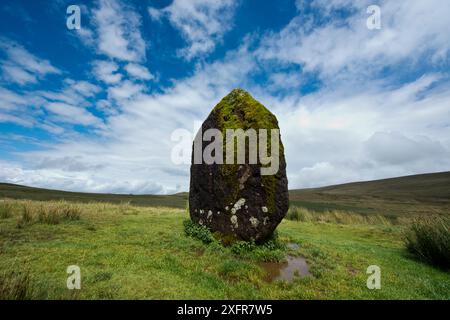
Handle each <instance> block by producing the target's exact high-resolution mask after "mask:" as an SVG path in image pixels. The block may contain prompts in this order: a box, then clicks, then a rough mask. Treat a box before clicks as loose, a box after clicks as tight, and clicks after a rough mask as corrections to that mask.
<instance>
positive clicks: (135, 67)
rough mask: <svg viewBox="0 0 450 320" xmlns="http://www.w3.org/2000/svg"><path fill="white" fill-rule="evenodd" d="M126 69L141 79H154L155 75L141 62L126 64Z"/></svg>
mask: <svg viewBox="0 0 450 320" xmlns="http://www.w3.org/2000/svg"><path fill="white" fill-rule="evenodd" d="M125 70H126V71H127V72H128V74H129V75H130V76H132V77H134V78H137V79H141V80H151V79H153V78H154V77H153V75H152V74H151V73H150V71H149V70H148V69H147V68H146V67H144V66H142V65H139V64H136V63H129V64H127V65H126V66H125Z"/></svg>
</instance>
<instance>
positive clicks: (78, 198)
mask: <svg viewBox="0 0 450 320" xmlns="http://www.w3.org/2000/svg"><path fill="white" fill-rule="evenodd" d="M0 198H10V199H28V200H40V201H47V200H66V201H74V202H82V203H88V202H109V203H124V202H129V203H130V204H132V205H136V206H167V207H174V208H185V207H186V203H187V201H188V194H187V193H186V192H184V193H177V194H174V195H169V196H163V195H125V194H123V195H121V194H104V193H81V192H66V191H59V190H49V189H41V188H32V187H25V186H21V185H16V184H9V183H0Z"/></svg>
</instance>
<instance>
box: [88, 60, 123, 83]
mask: <svg viewBox="0 0 450 320" xmlns="http://www.w3.org/2000/svg"><path fill="white" fill-rule="evenodd" d="M92 65H93V73H94V75H95V76H96V78H97V79H99V80H101V81H103V82H105V83H107V84H114V83H118V82H120V81H121V80H122V74H121V73H119V72H117V71H118V70H119V66H118V65H117V63H115V62H113V61H104V60H96V61H94V62H93V63H92Z"/></svg>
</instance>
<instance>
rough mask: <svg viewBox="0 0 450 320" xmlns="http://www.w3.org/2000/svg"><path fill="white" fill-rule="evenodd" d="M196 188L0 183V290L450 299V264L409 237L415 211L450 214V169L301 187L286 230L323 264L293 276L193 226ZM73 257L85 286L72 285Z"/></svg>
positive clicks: (84, 295) (64, 295)
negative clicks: (373, 282)
mask: <svg viewBox="0 0 450 320" xmlns="http://www.w3.org/2000/svg"><path fill="white" fill-rule="evenodd" d="M187 198H188V195H187V194H186V193H181V194H176V195H169V196H152V195H142V196H135V195H114V194H109V195H108V194H85V193H72V192H63V191H54V190H46V189H38V188H29V187H23V186H17V185H11V184H0V299H41V298H42V299H92V298H98V299H414V298H417V299H450V273H448V272H445V271H442V270H440V269H438V268H435V267H432V266H430V265H428V264H425V263H423V262H420V261H418V260H416V258H414V257H413V256H411V255H410V254H409V253H408V251H407V250H406V249H405V244H404V239H405V231H406V230H407V229H408V228H409V225H410V223H411V221H412V220H413V219H415V218H420V217H424V216H427V217H428V216H430V215H432V214H438V215H443V216H446V217H448V215H449V212H450V173H448V172H447V173H437V174H429V175H417V176H411V177H402V178H395V179H387V180H378V181H371V182H362V183H352V184H345V185H340V186H331V187H325V188H317V189H306V190H293V191H291V192H290V199H291V208H290V211H289V213H288V215H287V218H286V219H285V220H283V222H282V223H281V224H280V226H279V227H278V239H279V242H280V243H281V244H283V245H287V244H292V243H295V244H298V245H299V247H298V248H297V246H295V247H294V248H292V247H291V246H289V248H287V249H285V252H284V253H283V255H282V256H285V255H286V254H288V255H291V256H296V255H298V256H302V257H305V258H306V261H307V263H308V265H309V272H310V273H311V274H312V276H311V277H305V278H298V279H296V280H295V281H293V282H286V281H273V282H268V281H267V276H268V274H267V270H266V269H265V268H264V267H263V265H262V261H264V260H270V259H273V257H274V256H275V255H270V254H269V255H266V253H264V252H263V253H262V254H261V252H260V251H258V254H256V253H257V252H256V251H255V252H247V254H241V253H239V252H236V251H235V250H233V248H232V247H223V246H222V245H219V244H218V243H216V242H213V243H212V244H209V245H207V244H204V243H203V242H201V241H199V240H197V239H194V238H191V237H188V236H186V235H185V233H184V229H183V220H185V219H187V218H188V215H187V213H186V210H185V207H186V203H187ZM2 199H3V200H2ZM5 199H6V200H5ZM26 199H27V200H26ZM38 200H39V201H38ZM62 200H63V201H62ZM258 250H259V249H258ZM70 265H77V266H79V267H80V269H81V290H68V289H67V287H66V280H67V277H68V274H67V273H66V269H67V267H68V266H70ZM281 265H282V261H281V262H280V266H281ZM370 265H377V266H379V267H380V268H381V289H379V290H369V289H368V288H367V286H366V281H367V278H368V276H369V275H368V274H366V270H367V267H368V266H370Z"/></svg>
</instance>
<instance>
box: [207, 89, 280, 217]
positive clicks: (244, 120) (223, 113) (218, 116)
mask: <svg viewBox="0 0 450 320" xmlns="http://www.w3.org/2000/svg"><path fill="white" fill-rule="evenodd" d="M213 114H214V117H215V120H216V123H217V124H218V128H217V129H219V130H220V131H221V132H222V134H223V135H224V137H225V136H226V135H225V134H226V130H227V129H243V130H248V129H255V130H258V129H267V130H268V137H267V142H268V145H267V146H266V147H267V152H268V153H267V154H270V150H271V149H270V148H271V146H270V143H271V140H270V134H271V132H270V130H271V129H279V127H278V121H277V119H276V117H275V116H274V115H273V114H272V113H271V112H270V111H269V110H268V109H267V108H266V107H265V106H264V105H262V104H261V103H259V102H258V101H256V100H255V99H254V98H253V97H252V96H251V95H250V94H249V93H248V92H246V91H245V90H242V89H234V90H233V91H231V92H230V93H229V94H228V95H227V96H225V97H224V98H223V99H222V100H221V101H220V102H219V103H218V104H217V105H216V106H215V108H214V109H213ZM258 143H259V141H258ZM236 150H237V146H236V144H235V154H236ZM258 150H259V145H258ZM225 152H226V147H225V146H224V159H225ZM278 152H279V154H283V152H284V150H283V144H282V143H281V141H280V147H279V150H278ZM246 154H247V155H248V147H247V148H246ZM258 159H259V157H258ZM258 165H259V166H261V164H260V163H258ZM239 166H240V165H239V164H224V165H222V166H221V170H222V174H223V175H224V176H225V177H226V179H227V183H228V185H229V187H230V190H232V192H231V193H230V194H229V195H227V197H226V199H225V200H226V202H227V203H233V204H234V203H235V202H236V201H237V199H239V198H240V189H239V183H238V182H237V181H238V177H237V175H238V170H239ZM262 181H263V185H264V186H263V189H264V190H265V193H266V200H267V204H266V206H267V208H268V209H269V213H270V212H273V211H274V210H275V197H276V192H277V190H276V188H277V179H276V177H275V176H274V175H271V176H262Z"/></svg>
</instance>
